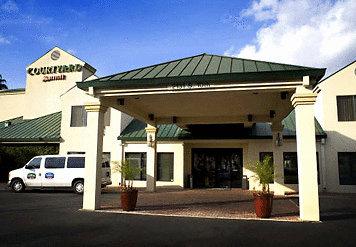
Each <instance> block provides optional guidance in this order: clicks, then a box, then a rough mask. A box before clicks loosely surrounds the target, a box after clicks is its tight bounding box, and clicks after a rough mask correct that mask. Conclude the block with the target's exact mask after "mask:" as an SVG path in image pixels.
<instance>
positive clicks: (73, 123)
mask: <svg viewBox="0 0 356 247" xmlns="http://www.w3.org/2000/svg"><path fill="white" fill-rule="evenodd" d="M76 108H80V109H81V114H82V118H81V120H80V122H79V120H77V119H74V117H75V113H74V109H76ZM76 113H77V112H76ZM77 118H78V119H79V116H77ZM76 120H77V121H76ZM87 124H88V113H87V111H86V110H85V106H83V105H72V106H71V112H70V127H87Z"/></svg>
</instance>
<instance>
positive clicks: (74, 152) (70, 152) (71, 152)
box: [67, 151, 85, 154]
mask: <svg viewBox="0 0 356 247" xmlns="http://www.w3.org/2000/svg"><path fill="white" fill-rule="evenodd" d="M67 154H85V152H80V151H69V152H67Z"/></svg>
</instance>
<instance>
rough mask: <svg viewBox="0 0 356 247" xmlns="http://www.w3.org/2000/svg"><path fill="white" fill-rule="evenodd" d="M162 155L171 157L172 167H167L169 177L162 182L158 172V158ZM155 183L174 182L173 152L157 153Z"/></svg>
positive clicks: (159, 168)
mask: <svg viewBox="0 0 356 247" xmlns="http://www.w3.org/2000/svg"><path fill="white" fill-rule="evenodd" d="M164 154H168V155H172V157H171V158H172V164H171V165H172V166H171V167H169V168H168V169H169V175H170V178H169V179H167V180H164V179H162V178H161V176H160V175H161V174H160V170H162V169H161V167H160V157H161V155H164ZM157 181H162V182H173V181H174V152H158V153H157Z"/></svg>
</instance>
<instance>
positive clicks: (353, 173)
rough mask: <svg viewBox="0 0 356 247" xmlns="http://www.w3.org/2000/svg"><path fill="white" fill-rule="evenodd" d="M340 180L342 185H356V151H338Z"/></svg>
mask: <svg viewBox="0 0 356 247" xmlns="http://www.w3.org/2000/svg"><path fill="white" fill-rule="evenodd" d="M338 163H339V182H340V184H341V185H356V152H342V153H341V152H340V153H338Z"/></svg>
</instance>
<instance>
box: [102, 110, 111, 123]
mask: <svg viewBox="0 0 356 247" xmlns="http://www.w3.org/2000/svg"><path fill="white" fill-rule="evenodd" d="M110 119H111V108H108V109H107V110H106V112H105V114H104V126H110Z"/></svg>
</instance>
